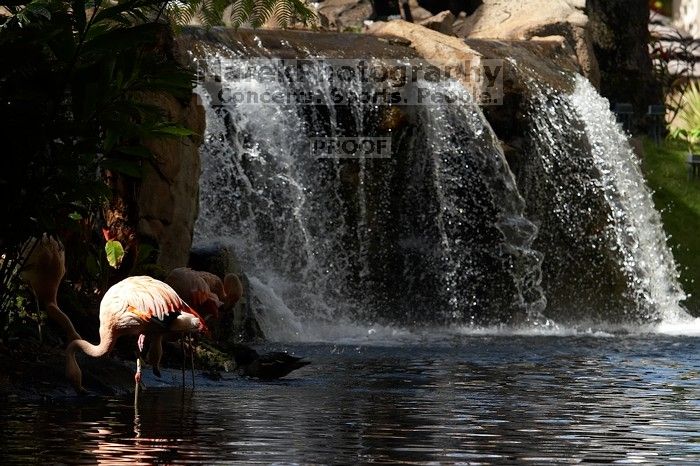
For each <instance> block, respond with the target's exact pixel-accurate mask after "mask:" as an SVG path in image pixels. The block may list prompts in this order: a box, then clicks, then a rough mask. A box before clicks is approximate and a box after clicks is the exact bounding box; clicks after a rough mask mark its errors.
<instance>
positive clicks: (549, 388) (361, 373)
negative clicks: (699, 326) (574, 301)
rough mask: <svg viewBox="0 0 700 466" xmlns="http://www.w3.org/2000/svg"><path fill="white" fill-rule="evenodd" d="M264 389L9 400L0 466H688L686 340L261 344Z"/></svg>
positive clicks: (699, 450)
mask: <svg viewBox="0 0 700 466" xmlns="http://www.w3.org/2000/svg"><path fill="white" fill-rule="evenodd" d="M281 348H282V349H287V350H290V351H292V352H294V353H296V354H299V355H305V356H308V357H309V358H310V359H312V360H313V362H314V363H313V365H312V366H309V367H307V368H304V369H302V370H300V371H298V373H296V375H294V374H293V375H294V377H292V378H290V379H288V380H285V381H281V382H277V383H260V382H255V381H250V380H244V379H240V378H237V377H235V376H233V375H227V377H226V378H225V380H223V381H221V382H218V383H213V382H210V383H208V384H206V385H205V386H199V387H198V388H197V390H196V391H195V392H194V393H193V392H191V391H187V392H185V393H184V394H183V393H182V392H181V390H179V389H173V388H151V389H150V390H148V391H147V392H146V393H145V394H144V395H143V397H142V399H141V405H140V408H139V410H138V413H135V411H134V407H133V404H132V400H129V399H100V398H91V399H88V400H83V401H78V400H76V399H72V398H69V399H62V400H57V401H56V400H54V401H53V402H51V403H39V404H27V403H21V402H18V401H15V402H12V401H11V402H9V403H8V404H6V406H5V409H4V410H3V411H2V413H0V431H1V433H2V435H1V436H0V456H1V457H2V461H1V462H2V464H3V465H4V464H10V463H15V464H55V463H90V464H94V463H107V464H109V463H112V464H114V463H129V464H153V463H160V464H173V463H205V464H213V463H233V462H240V463H245V464H254V463H262V464H269V463H278V464H289V463H299V464H308V463H317V464H318V463H326V464H327V463H334V464H355V463H404V464H428V463H432V464H435V463H443V464H445V463H469V464H479V463H481V464H502V463H519V464H542V463H579V462H587V463H609V462H620V463H630V462H631V463H637V462H648V463H653V464H669V463H674V462H678V463H687V464H690V463H696V464H700V379H699V377H700V358H699V357H698V355H699V352H700V339H699V338H690V337H666V336H639V337H631V336H627V337H608V338H603V337H575V336H574V337H572V336H569V337H517V336H479V337H475V336H471V337H461V338H458V339H456V340H450V341H444V342H441V343H435V342H433V343H430V344H429V345H428V344H423V345H419V344H400V345H398V344H397V345H390V346H352V345H343V346H333V345H294V346H281V345H275V346H270V347H268V348H267V349H281Z"/></svg>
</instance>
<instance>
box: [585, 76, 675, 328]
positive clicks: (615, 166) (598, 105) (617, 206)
mask: <svg viewBox="0 0 700 466" xmlns="http://www.w3.org/2000/svg"><path fill="white" fill-rule="evenodd" d="M571 103H572V105H573V107H574V109H575V111H576V113H577V114H578V116H579V117H580V118H581V121H583V123H584V128H585V133H586V135H587V136H588V140H589V142H590V145H591V154H592V156H593V161H594V163H595V166H596V168H597V169H598V171H599V172H600V174H601V187H602V190H603V193H604V196H605V200H606V202H607V203H608V205H609V206H610V211H611V214H610V215H609V220H610V224H611V225H612V226H613V229H614V231H615V244H616V246H617V249H618V250H619V252H620V254H621V255H622V257H623V259H622V266H623V268H624V271H625V274H626V276H627V277H628V278H629V281H630V283H631V288H632V292H633V294H634V297H635V302H636V303H637V304H638V306H639V307H640V308H642V309H643V310H644V312H645V317H646V318H647V319H649V318H651V319H654V320H660V321H677V320H679V319H682V318H687V317H688V314H687V313H686V312H685V310H683V309H682V308H681V307H680V302H681V301H682V300H683V299H685V294H684V293H683V290H682V289H681V286H680V284H679V281H678V279H679V277H680V274H679V272H678V269H677V267H676V264H675V262H674V259H673V255H672V254H671V250H670V249H669V248H668V246H667V244H666V242H667V237H666V234H665V233H664V229H663V224H662V223H661V216H660V215H659V212H658V211H657V210H656V208H655V207H654V202H653V199H652V196H651V191H650V190H649V188H648V187H647V185H646V181H645V180H644V176H643V175H642V172H641V168H640V161H639V159H638V157H637V156H636V155H635V154H634V152H633V151H632V148H631V146H630V144H629V142H628V140H627V137H626V135H625V134H624V133H623V132H622V131H621V128H620V125H619V124H617V122H616V121H615V117H614V115H613V114H612V112H610V110H609V103H608V101H607V99H604V98H603V97H601V96H600V95H599V94H598V93H597V92H596V90H595V89H594V88H593V86H592V85H591V84H590V82H589V81H588V80H587V79H585V78H583V77H582V76H577V77H576V88H575V90H574V93H573V94H572V95H571Z"/></svg>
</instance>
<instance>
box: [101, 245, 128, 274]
mask: <svg viewBox="0 0 700 466" xmlns="http://www.w3.org/2000/svg"><path fill="white" fill-rule="evenodd" d="M105 254H106V255H107V262H108V263H109V265H110V266H111V267H113V268H115V269H117V268H119V266H120V265H121V263H122V259H124V247H123V246H122V243H120V242H119V241H116V240H108V241H107V242H106V243H105Z"/></svg>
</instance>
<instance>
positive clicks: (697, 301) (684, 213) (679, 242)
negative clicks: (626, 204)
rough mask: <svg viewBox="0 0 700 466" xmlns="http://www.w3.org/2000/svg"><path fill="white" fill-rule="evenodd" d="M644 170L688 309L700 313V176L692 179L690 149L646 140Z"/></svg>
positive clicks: (680, 143) (677, 144)
mask: <svg viewBox="0 0 700 466" xmlns="http://www.w3.org/2000/svg"><path fill="white" fill-rule="evenodd" d="M644 149H645V159H644V171H645V175H646V178H647V180H648V182H649V185H650V187H651V188H652V189H653V190H654V202H655V204H656V207H657V209H659V210H660V211H661V216H662V218H663V222H664V227H665V229H666V233H667V234H668V235H670V239H669V244H670V246H671V247H672V249H673V255H674V257H675V259H676V262H677V263H678V265H679V267H680V271H681V282H682V284H683V289H684V290H685V291H686V293H688V294H689V295H690V297H689V298H688V300H687V301H686V306H687V307H688V309H689V310H690V311H691V312H692V313H693V314H695V315H698V314H699V313H700V254H698V251H700V177H697V178H689V176H688V175H689V174H688V164H687V162H686V161H687V159H688V149H687V147H686V145H685V144H684V143H682V142H680V141H665V142H663V143H662V144H661V145H660V146H656V145H655V144H654V143H653V142H652V141H650V140H646V141H645V145H644Z"/></svg>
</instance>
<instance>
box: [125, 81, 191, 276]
mask: <svg viewBox="0 0 700 466" xmlns="http://www.w3.org/2000/svg"><path fill="white" fill-rule="evenodd" d="M149 103H152V104H155V105H157V106H158V107H160V108H161V109H162V110H163V111H164V112H165V113H166V115H168V117H169V118H170V119H171V120H172V121H176V122H179V123H181V124H182V125H184V126H185V127H187V128H190V129H192V130H193V131H194V132H195V133H196V135H194V136H189V137H182V138H167V139H166V138H163V139H157V140H151V141H147V142H146V143H145V145H146V146H147V147H148V148H149V149H150V150H151V152H152V153H153V155H154V161H153V163H151V164H147V165H145V167H144V170H143V177H142V179H141V182H140V184H139V187H138V194H137V199H136V201H137V205H138V219H137V222H138V223H137V225H138V226H137V233H138V235H139V236H140V237H141V238H146V239H148V240H150V241H151V242H152V243H154V244H156V245H157V247H158V250H159V254H158V258H157V263H158V265H160V266H161V267H163V268H164V269H166V270H170V269H173V268H175V267H182V266H184V265H186V264H187V260H188V257H189V252H190V247H191V245H192V232H193V228H194V222H195V220H196V219H197V213H198V211H199V209H198V206H199V204H198V202H199V174H200V161H199V143H200V140H201V135H202V134H204V127H205V116H204V108H203V107H202V105H201V103H200V102H199V100H198V97H197V96H196V95H194V94H193V95H192V98H191V99H190V101H189V102H180V101H178V100H177V99H175V98H173V97H166V96H156V97H152V98H150V99H149Z"/></svg>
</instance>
